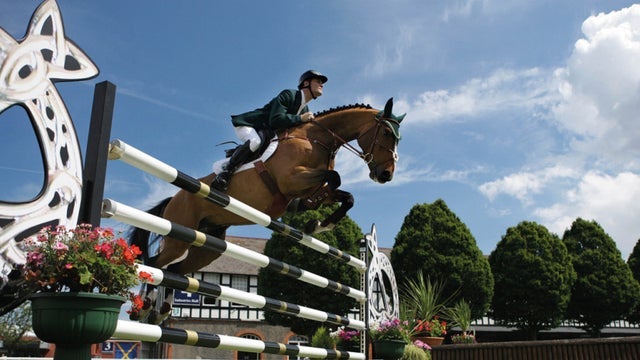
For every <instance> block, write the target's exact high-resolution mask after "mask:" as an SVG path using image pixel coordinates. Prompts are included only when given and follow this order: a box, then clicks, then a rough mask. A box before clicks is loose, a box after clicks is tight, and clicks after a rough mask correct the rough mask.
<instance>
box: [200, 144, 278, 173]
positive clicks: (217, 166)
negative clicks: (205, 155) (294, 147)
mask: <svg viewBox="0 0 640 360" xmlns="http://www.w3.org/2000/svg"><path fill="white" fill-rule="evenodd" d="M278 143H279V141H278V136H277V135H276V136H274V137H273V138H272V139H271V141H270V143H269V146H267V149H266V150H265V151H264V152H263V153H262V156H260V158H258V159H255V160H254V161H252V162H250V163H246V164H244V165H242V166H240V167H238V169H237V170H236V171H235V172H241V171H245V170H247V169H252V168H253V167H254V166H255V165H254V163H256V162H257V161H262V162H265V161H267V159H269V158H270V157H271V155H273V153H275V152H276V149H277V148H278ZM228 162H229V159H228V158H224V159H220V160H218V161H216V162H214V163H213V172H215V173H216V174H219V173H221V172H222V168H223V166H224V165H226V164H227V163H228Z"/></svg>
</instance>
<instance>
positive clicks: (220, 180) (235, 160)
mask: <svg viewBox="0 0 640 360" xmlns="http://www.w3.org/2000/svg"><path fill="white" fill-rule="evenodd" d="M251 154H253V151H251V148H250V146H249V141H247V142H245V143H244V144H242V145H240V146H238V147H237V148H236V150H235V151H234V152H233V155H231V157H230V158H229V163H228V164H227V165H225V167H224V170H223V171H222V172H221V173H220V174H217V176H216V178H215V179H214V180H213V182H212V183H211V187H213V188H214V189H216V190H219V191H227V189H228V188H229V181H231V176H232V175H233V173H234V171H236V169H237V168H238V167H239V166H240V165H242V164H244V163H245V161H247V160H248V159H249V157H250V156H251Z"/></svg>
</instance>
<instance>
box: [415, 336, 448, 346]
mask: <svg viewBox="0 0 640 360" xmlns="http://www.w3.org/2000/svg"><path fill="white" fill-rule="evenodd" d="M413 340H414V341H415V340H420V341H422V342H423V343H425V344H427V345H429V346H431V347H434V346H438V345H442V342H443V341H444V337H441V336H415V337H413Z"/></svg>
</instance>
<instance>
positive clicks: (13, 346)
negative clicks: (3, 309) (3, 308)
mask: <svg viewBox="0 0 640 360" xmlns="http://www.w3.org/2000/svg"><path fill="white" fill-rule="evenodd" d="M29 330H31V304H30V302H28V301H25V302H23V303H22V304H21V305H20V306H18V307H17V308H15V309H13V310H11V311H10V312H8V313H6V314H4V315H2V316H1V317H0V338H1V339H2V341H3V344H4V348H5V349H7V352H8V355H9V356H12V355H13V356H15V355H20V354H19V353H18V352H17V349H18V348H19V347H20V345H22V344H23V343H24V339H23V337H24V334H26V333H27V331H29Z"/></svg>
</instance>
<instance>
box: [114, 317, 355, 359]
mask: <svg viewBox="0 0 640 360" xmlns="http://www.w3.org/2000/svg"><path fill="white" fill-rule="evenodd" d="M113 337H114V338H116V339H120V340H142V341H149V342H163V343H170V344H180V345H189V346H200V347H207V348H218V349H223V350H237V351H246V352H253V353H268V354H277V355H288V356H293V357H309V358H313V359H358V360H364V359H365V355H364V354H363V353H356V352H348V351H339V350H333V349H323V348H316V347H309V346H300V345H289V344H282V343H277V342H271V341H261V340H254V339H245V338H241V337H236V336H227V335H218V334H211V333H204V332H197V331H191V330H183V329H175V328H166V327H162V326H158V325H150V324H141V323H136V322H132V321H124V320H118V325H117V326H116V331H115V333H114V334H113Z"/></svg>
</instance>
